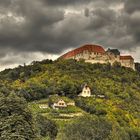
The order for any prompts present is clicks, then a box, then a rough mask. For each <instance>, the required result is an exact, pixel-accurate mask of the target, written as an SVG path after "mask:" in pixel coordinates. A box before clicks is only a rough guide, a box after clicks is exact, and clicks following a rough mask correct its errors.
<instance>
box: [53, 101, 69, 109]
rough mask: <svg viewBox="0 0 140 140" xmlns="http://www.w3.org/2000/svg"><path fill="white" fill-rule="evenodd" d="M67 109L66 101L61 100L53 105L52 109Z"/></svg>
mask: <svg viewBox="0 0 140 140" xmlns="http://www.w3.org/2000/svg"><path fill="white" fill-rule="evenodd" d="M65 107H67V104H66V102H65V101H64V100H62V99H60V100H58V101H57V102H55V103H53V105H52V108H53V109H58V108H65Z"/></svg>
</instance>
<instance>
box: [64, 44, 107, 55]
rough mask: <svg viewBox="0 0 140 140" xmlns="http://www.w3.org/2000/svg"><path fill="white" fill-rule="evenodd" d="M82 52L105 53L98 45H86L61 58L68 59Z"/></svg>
mask: <svg viewBox="0 0 140 140" xmlns="http://www.w3.org/2000/svg"><path fill="white" fill-rule="evenodd" d="M84 50H88V51H89V52H97V53H101V54H104V53H105V50H104V49H103V47H101V46H99V45H90V44H88V45H84V46H82V47H80V48H77V49H75V50H72V51H70V52H68V53H66V54H64V55H62V56H61V58H69V57H72V56H75V55H76V54H79V53H81V52H83V51H84Z"/></svg>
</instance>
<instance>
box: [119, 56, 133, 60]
mask: <svg viewBox="0 0 140 140" xmlns="http://www.w3.org/2000/svg"><path fill="white" fill-rule="evenodd" d="M129 59H134V58H133V57H132V56H131V55H125V56H120V60H129Z"/></svg>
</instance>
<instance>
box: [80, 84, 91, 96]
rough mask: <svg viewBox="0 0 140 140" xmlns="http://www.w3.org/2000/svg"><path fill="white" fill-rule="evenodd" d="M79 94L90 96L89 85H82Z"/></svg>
mask: <svg viewBox="0 0 140 140" xmlns="http://www.w3.org/2000/svg"><path fill="white" fill-rule="evenodd" d="M79 96H82V97H91V89H90V87H89V86H87V85H85V86H84V87H83V90H82V92H81V93H80V95H79Z"/></svg>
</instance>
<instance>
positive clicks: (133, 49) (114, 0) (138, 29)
mask: <svg viewBox="0 0 140 140" xmlns="http://www.w3.org/2000/svg"><path fill="white" fill-rule="evenodd" d="M87 43H93V44H100V45H102V46H104V47H105V48H109V47H110V48H118V49H120V50H121V52H122V53H124V54H131V55H133V57H134V58H135V60H136V61H139V62H140V0H0V69H4V68H8V67H14V66H17V65H19V64H21V65H22V64H23V63H29V62H31V61H33V60H42V59H47V58H52V59H56V58H57V57H58V56H60V55H61V54H63V53H64V52H67V51H68V50H70V49H72V48H76V47H79V46H81V45H83V44H87Z"/></svg>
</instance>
